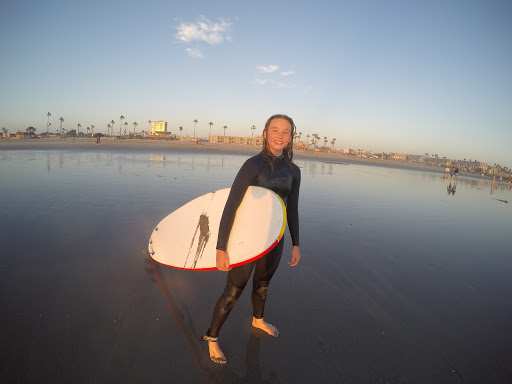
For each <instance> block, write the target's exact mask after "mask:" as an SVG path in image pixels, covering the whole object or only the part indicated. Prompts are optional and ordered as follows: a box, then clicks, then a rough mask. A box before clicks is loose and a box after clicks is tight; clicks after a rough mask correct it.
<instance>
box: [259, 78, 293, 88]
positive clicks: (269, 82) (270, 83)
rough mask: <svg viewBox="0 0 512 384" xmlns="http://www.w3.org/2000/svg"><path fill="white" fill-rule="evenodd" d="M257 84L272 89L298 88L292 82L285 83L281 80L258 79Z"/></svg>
mask: <svg viewBox="0 0 512 384" xmlns="http://www.w3.org/2000/svg"><path fill="white" fill-rule="evenodd" d="M256 84H257V85H261V86H265V85H268V86H270V87H271V88H296V87H297V85H296V84H294V83H291V82H283V81H279V80H272V79H256Z"/></svg>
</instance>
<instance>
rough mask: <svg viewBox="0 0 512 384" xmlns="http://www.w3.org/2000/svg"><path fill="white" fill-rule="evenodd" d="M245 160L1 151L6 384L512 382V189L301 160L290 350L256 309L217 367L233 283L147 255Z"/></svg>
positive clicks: (245, 304)
mask: <svg viewBox="0 0 512 384" xmlns="http://www.w3.org/2000/svg"><path fill="white" fill-rule="evenodd" d="M246 158H247V156H238V155H220V154H214V155H212V154H201V155H199V154H197V153H196V154H191V153H172V152H164V151H163V150H162V152H161V153H158V152H155V151H153V152H152V153H146V152H144V151H137V152H135V151H133V152H120V151H108V150H103V149H102V148H98V149H97V150H96V151H91V150H87V151H79V150H73V151H71V150H70V151H55V150H51V151H40V150H30V151H25V150H23V151H18V150H5V151H0V241H1V251H0V308H1V313H2V315H1V316H0V381H1V382H6V383H7V382H22V383H28V382H42V381H50V380H51V381H53V382H56V383H58V382H87V383H88V382H95V383H107V382H120V381H124V382H134V383H135V382H141V381H145V382H162V381H164V380H170V381H171V382H219V383H221V382H222V383H238V382H275V383H280V382H283V383H290V382H304V383H308V382H315V381H316V382H326V383H327V382H347V383H362V382H364V383H367V382H368V383H369V382H372V383H373V382H375V383H462V382H464V383H482V382H489V383H491V382H492V383H510V382H512V368H511V367H512V353H511V349H510V346H511V345H512V333H511V332H510V324H512V305H511V304H510V298H511V297H512V279H511V276H512V256H511V255H512V252H511V242H510V236H511V234H512V192H511V190H510V188H509V185H508V184H507V183H506V182H499V181H495V183H494V184H493V183H492V182H491V181H490V180H483V179H478V178H471V177H464V176H459V177H458V178H457V179H456V180H452V181H451V182H450V179H449V178H446V177H445V175H444V174H443V173H435V172H427V171H411V170H402V169H394V168H386V167H373V166H365V165H354V164H347V163H344V162H343V161H342V160H341V161H340V162H339V163H334V162H322V161H304V160H297V161H296V164H297V165H298V166H299V167H300V168H301V172H302V186H301V198H300V216H301V254H302V260H301V262H300V264H299V265H298V266H297V267H294V268H292V267H289V266H288V265H287V264H286V261H288V260H287V259H288V258H289V257H290V255H289V254H290V242H289V236H288V237H287V238H286V239H285V250H284V254H283V260H282V262H281V265H280V267H279V269H278V272H277V273H276V276H275V278H274V280H273V281H272V284H271V288H270V290H269V299H268V304H267V310H266V319H267V320H268V321H269V322H273V323H275V324H276V325H278V327H279V329H280V332H281V334H280V336H279V338H277V339H274V338H270V337H267V336H265V335H262V334H261V333H260V332H258V331H255V330H253V329H252V328H251V327H250V319H251V308H250V292H244V294H243V296H242V298H241V299H240V300H239V302H238V303H237V306H236V307H235V309H234V310H233V312H232V314H231V316H230V318H229V319H228V321H227V322H226V325H225V326H224V328H223V330H222V335H221V336H222V338H221V346H222V348H223V350H224V352H225V353H226V355H227V357H228V360H229V362H228V365H227V366H224V367H219V366H215V365H213V363H211V362H210V361H209V359H208V356H207V349H206V346H205V345H203V344H202V343H201V342H200V341H199V338H200V336H201V335H202V334H203V333H204V331H205V330H206V329H207V328H208V324H209V320H210V315H211V311H212V309H213V306H214V303H215V301H216V299H217V297H218V296H219V294H220V293H221V292H222V289H223V286H224V282H225V275H224V274H223V273H222V272H217V271H212V272H190V271H180V270H173V269H171V268H168V267H164V266H161V265H158V264H157V263H154V262H152V261H151V259H150V257H149V256H148V254H147V250H146V249H147V241H148V239H149V236H150V234H151V232H152V230H153V228H154V226H155V225H156V224H157V223H158V222H159V221H160V220H161V219H163V218H164V217H165V216H166V215H167V214H169V213H170V212H172V211H173V210H175V209H177V208H179V207H180V206H181V205H183V204H185V203H186V202H188V201H190V200H192V199H193V198H195V197H197V196H200V195H202V194H204V193H207V192H210V191H212V190H216V189H220V188H224V187H229V186H230V185H231V183H232V181H233V178H234V176H235V175H236V172H237V171H238V169H239V168H240V166H241V164H242V163H243V161H244V160H245V159H246ZM453 187H455V189H452V188H453ZM453 190H454V191H455V193H452V191H453ZM507 201H508V202H507Z"/></svg>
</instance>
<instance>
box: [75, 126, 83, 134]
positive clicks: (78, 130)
mask: <svg viewBox="0 0 512 384" xmlns="http://www.w3.org/2000/svg"><path fill="white" fill-rule="evenodd" d="M76 126H77V128H78V132H77V136H80V127H81V126H82V124H80V123H78V124H77V125H76Z"/></svg>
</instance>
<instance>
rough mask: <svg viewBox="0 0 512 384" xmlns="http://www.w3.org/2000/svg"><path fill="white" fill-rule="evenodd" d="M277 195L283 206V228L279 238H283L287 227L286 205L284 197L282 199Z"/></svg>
mask: <svg viewBox="0 0 512 384" xmlns="http://www.w3.org/2000/svg"><path fill="white" fill-rule="evenodd" d="M277 197H279V201H280V202H281V206H282V207H283V228H281V233H279V240H281V239H282V238H283V235H284V230H285V229H286V220H287V218H286V206H285V205H284V201H283V199H281V197H280V196H277Z"/></svg>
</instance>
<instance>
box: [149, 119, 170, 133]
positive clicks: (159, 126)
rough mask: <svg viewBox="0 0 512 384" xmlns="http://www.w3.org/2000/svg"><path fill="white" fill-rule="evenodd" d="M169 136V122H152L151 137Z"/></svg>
mask: <svg viewBox="0 0 512 384" xmlns="http://www.w3.org/2000/svg"><path fill="white" fill-rule="evenodd" d="M165 134H167V121H161V120H160V121H152V122H151V135H153V136H154V135H165Z"/></svg>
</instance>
